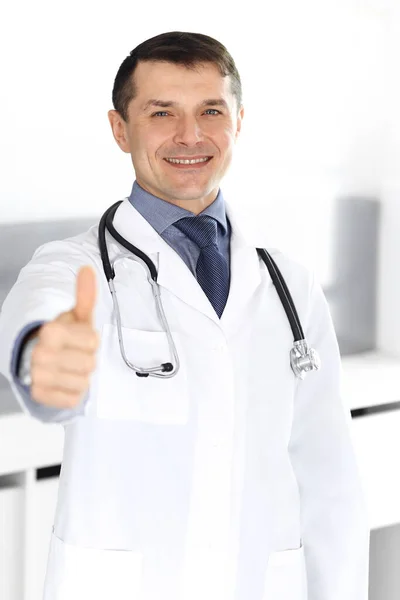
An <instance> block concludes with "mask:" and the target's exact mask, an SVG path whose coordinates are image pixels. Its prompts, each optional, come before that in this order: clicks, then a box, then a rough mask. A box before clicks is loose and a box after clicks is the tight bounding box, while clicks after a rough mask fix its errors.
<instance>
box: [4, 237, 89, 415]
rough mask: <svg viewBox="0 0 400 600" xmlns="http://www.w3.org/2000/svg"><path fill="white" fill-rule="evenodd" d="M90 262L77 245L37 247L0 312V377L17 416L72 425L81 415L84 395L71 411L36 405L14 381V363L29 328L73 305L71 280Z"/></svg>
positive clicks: (50, 318)
mask: <svg viewBox="0 0 400 600" xmlns="http://www.w3.org/2000/svg"><path fill="white" fill-rule="evenodd" d="M91 262H92V260H91V257H90V256H88V255H87V254H86V253H85V252H82V250H81V248H80V246H79V245H78V244H73V243H72V242H71V241H68V242H67V241H57V242H50V243H47V244H44V245H43V246H41V247H40V248H38V249H37V250H36V251H35V253H34V255H33V257H32V259H31V260H30V262H29V263H28V264H27V265H26V266H25V267H23V268H22V269H21V271H20V273H19V275H18V278H17V281H16V283H15V284H14V286H13V287H12V289H11V290H10V292H9V294H8V296H7V297H6V299H5V301H4V303H3V306H2V307H1V311H0V340H1V343H0V373H2V374H3V375H4V376H5V377H6V379H7V380H8V382H9V384H10V386H11V389H12V391H13V393H14V395H15V397H16V399H17V401H18V403H19V405H20V407H21V409H22V411H23V412H24V413H25V414H26V415H28V416H31V417H33V418H36V419H38V420H39V421H42V422H45V423H46V422H51V423H60V424H63V425H66V424H69V423H72V422H73V421H75V420H76V419H78V418H80V417H82V416H83V415H84V414H85V411H86V409H87V403H88V394H86V396H85V397H84V399H83V400H82V401H81V402H80V404H79V405H78V406H77V407H76V408H73V409H57V408H52V407H46V406H44V405H40V404H39V403H37V402H35V401H34V400H33V399H32V398H31V396H30V392H29V388H28V387H27V386H24V385H23V384H22V383H21V382H20V381H19V379H18V377H17V376H16V361H17V358H18V352H19V349H20V345H21V342H22V340H23V338H24V337H25V335H26V334H27V331H28V328H31V327H32V326H33V325H34V324H36V325H37V324H39V323H43V322H46V321H50V320H52V319H54V318H55V317H57V316H58V315H59V314H60V313H61V312H64V311H67V310H70V309H71V308H72V307H73V306H74V303H75V288H76V275H77V273H78V271H79V268H80V267H81V266H84V265H87V264H91Z"/></svg>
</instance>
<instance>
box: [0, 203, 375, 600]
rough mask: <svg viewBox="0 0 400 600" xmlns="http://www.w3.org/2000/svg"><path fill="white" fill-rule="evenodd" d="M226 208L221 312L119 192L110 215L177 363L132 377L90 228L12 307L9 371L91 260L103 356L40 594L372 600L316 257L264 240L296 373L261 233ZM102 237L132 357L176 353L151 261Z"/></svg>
mask: <svg viewBox="0 0 400 600" xmlns="http://www.w3.org/2000/svg"><path fill="white" fill-rule="evenodd" d="M226 209H227V215H228V218H229V219H230V221H231V224H232V238H231V287H230V292H229V298H228V301H227V305H226V308H225V310H224V313H223V315H222V318H221V320H219V319H218V317H217V315H216V314H215V312H214V310H213V308H212V306H211V304H210V303H209V301H208V299H207V297H206V295H205V294H204V293H203V291H202V289H201V287H200V286H199V284H198V283H197V281H196V279H195V277H194V276H193V274H192V273H191V272H190V270H189V269H188V268H187V266H186V264H185V263H184V261H183V260H182V259H181V258H180V256H179V255H178V254H177V253H176V252H175V251H174V250H173V249H172V248H171V247H170V246H169V244H167V243H166V242H165V241H163V239H162V238H161V237H160V236H159V235H158V234H157V233H156V232H155V230H154V229H153V228H152V227H151V226H150V225H149V223H148V222H147V221H146V220H145V219H144V218H143V217H142V216H141V215H140V214H139V213H138V212H137V211H136V210H135V209H134V208H133V206H132V205H131V204H130V203H129V201H128V200H127V199H125V200H124V202H123V203H122V205H121V206H120V207H119V208H118V210H117V213H116V216H115V219H114V225H115V227H116V229H117V230H118V231H119V232H120V233H121V234H122V235H123V236H124V237H125V238H126V239H127V240H128V241H130V242H131V243H133V244H134V245H135V246H137V247H138V248H140V249H141V250H143V251H144V252H145V253H146V254H148V255H149V256H150V258H151V259H152V260H153V262H154V263H155V265H156V267H157V269H158V282H159V285H160V286H161V297H162V301H163V305H164V310H165V313H166V316H167V319H168V321H169V324H170V327H171V331H172V334H173V337H174V339H175V342H176V344H177V349H178V352H179V357H180V363H181V364H180V370H179V373H178V374H177V375H176V376H175V377H173V378H171V379H166V380H160V379H156V378H152V377H148V378H139V377H137V376H136V375H135V373H134V372H132V371H131V370H129V369H128V367H127V366H126V365H125V363H124V362H123V360H122V358H121V355H120V351H119V346H118V339H117V332H116V321H115V318H114V316H113V311H112V300H111V296H110V293H109V289H108V286H107V283H106V280H105V277H104V274H103V270H102V264H101V260H100V255H99V251H98V247H97V227H95V226H94V227H92V228H91V229H90V230H89V231H87V232H85V233H83V234H82V235H79V236H76V237H74V238H70V239H68V240H64V241H58V242H51V243H49V244H46V245H44V246H42V247H41V248H40V249H38V250H37V251H36V253H35V255H34V257H33V258H32V260H31V261H30V262H29V263H28V265H27V266H26V267H24V268H23V269H22V271H21V273H20V275H19V278H18V281H17V283H16V284H15V286H14V288H13V289H12V290H11V292H10V294H9V296H8V298H7V299H6V301H5V303H4V306H3V311H2V314H1V319H0V339H1V353H0V368H1V370H2V371H3V372H6V374H7V375H8V377H9V378H10V373H9V359H10V353H11V348H12V345H13V343H14V340H15V338H16V336H17V334H18V332H19V331H20V330H21V329H22V327H23V326H24V325H26V324H27V323H29V322H31V321H34V320H39V319H45V320H50V319H52V318H54V317H55V316H56V315H58V314H59V313H60V312H61V311H65V310H69V309H70V308H71V307H72V306H73V304H74V302H75V284H76V279H75V276H76V273H77V271H78V269H79V267H81V266H82V265H85V264H90V265H92V266H93V267H94V268H95V270H96V273H97V281H98V302H97V306H96V311H95V325H96V327H97V329H98V331H99V332H100V333H101V344H100V348H99V351H98V367H97V369H96V371H95V373H94V374H93V376H92V380H91V386H90V393H89V396H88V398H87V401H86V403H85V404H84V407H85V411H84V415H83V414H82V415H75V416H74V415H73V413H71V415H70V417H69V418H68V419H67V418H66V419H65V420H64V422H63V424H64V427H65V447H64V458H63V464H62V470H61V475H60V484H59V495H58V503H57V510H56V516H55V522H54V528H53V533H52V539H51V544H50V552H49V562H48V568H47V576H46V583H45V593H44V599H45V600H87V599H88V598H96V600H106V599H107V600H108V599H109V598H113V600H114V599H115V600H161V599H162V600H367V587H368V540H369V531H368V522H367V516H366V511H365V505H364V498H363V492H362V488H361V486H360V481H359V474H358V470H357V465H356V461H355V456H354V452H353V447H352V443H351V439H350V432H349V427H350V413H349V408H348V406H347V405H345V404H344V403H343V401H342V399H341V396H340V369H341V366H340V356H339V350H338V345H337V341H336V337H335V333H334V329H333V326H332V321H331V317H330V314H329V310H328V306H327V302H326V300H325V297H324V295H323V293H322V290H321V287H320V285H319V284H318V282H317V281H316V280H315V278H314V276H313V275H312V273H311V272H310V271H309V270H308V269H306V268H305V267H304V266H302V265H300V264H298V263H297V262H296V261H294V260H293V259H290V258H288V257H287V256H286V255H284V254H282V253H281V252H279V251H277V250H275V249H271V248H267V249H268V250H269V251H270V252H271V254H272V256H273V257H274V259H275V260H276V261H277V264H278V266H279V268H280V269H281V271H282V274H283V276H284V278H285V280H286V282H287V285H288V287H289V290H290V291H291V294H292V296H293V299H294V302H295V304H296V307H297V310H298V313H299V317H300V320H301V321H302V324H303V329H304V332H305V335H306V337H307V338H308V341H309V343H310V344H311V345H312V346H313V347H315V348H316V349H317V351H318V352H319V354H320V357H321V360H322V368H321V370H320V371H318V372H313V373H310V374H308V376H307V377H306V379H305V380H304V381H301V380H299V379H297V378H296V377H295V376H294V374H293V372H292V371H291V368H290V364H289V352H290V349H291V347H292V342H293V336H292V332H291V329H290V326H289V322H288V320H287V317H286V314H285V312H284V310H283V307H282V305H281V302H280V300H279V298H278V295H277V292H276V290H275V288H274V286H273V284H272V281H271V278H270V276H269V273H268V270H267V268H266V266H265V264H264V263H263V262H262V261H261V260H260V259H259V257H258V255H257V253H256V250H255V246H256V245H257V244H259V240H258V241H255V240H254V239H253V240H252V239H251V238H250V237H246V236H245V234H244V233H243V231H241V226H239V224H238V223H237V222H236V220H235V217H234V213H233V211H232V208H231V207H230V206H229V205H228V204H226ZM107 240H108V249H109V253H110V257H111V259H114V258H115V257H116V256H119V257H121V256H122V257H124V256H125V258H122V259H121V260H120V261H119V262H117V264H116V267H115V270H116V279H115V286H116V290H117V294H118V300H119V305H120V310H121V316H122V322H123V332H124V343H125V348H126V352H127V355H128V357H129V359H130V360H131V361H132V362H133V363H134V364H138V365H144V366H150V365H155V364H160V363H161V362H166V361H168V360H170V356H169V352H168V345H167V340H166V336H165V333H164V332H163V331H162V330H161V325H160V322H159V320H158V318H157V313H156V309H155V304H154V302H153V296H152V292H151V288H150V285H149V283H148V281H147V274H146V271H145V270H144V268H143V266H142V265H141V264H140V263H137V262H134V261H132V260H131V259H130V258H127V256H128V254H127V252H126V251H125V250H124V249H123V248H122V247H121V246H120V245H119V244H118V243H117V242H115V241H113V240H112V239H111V238H110V236H109V235H108V233H107ZM13 389H14V392H15V393H16V395H17V397H18V398H19V400H20V402H21V405H22V406H23V408H24V410H27V409H26V408H25V405H24V404H23V402H22V400H21V398H20V396H19V395H18V392H17V390H16V388H15V386H14V385H13ZM81 412H83V411H81ZM19 443H23V440H20V441H19Z"/></svg>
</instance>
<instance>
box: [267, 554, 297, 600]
mask: <svg viewBox="0 0 400 600" xmlns="http://www.w3.org/2000/svg"><path fill="white" fill-rule="evenodd" d="M262 600H307V579H306V569H305V561H304V549H303V546H300V548H294V549H293V550H283V551H279V552H271V554H270V555H269V558H268V563H267V572H266V576H265V584H264V595H263V597H262Z"/></svg>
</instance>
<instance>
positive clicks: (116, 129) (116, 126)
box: [107, 110, 130, 154]
mask: <svg viewBox="0 0 400 600" xmlns="http://www.w3.org/2000/svg"><path fill="white" fill-rule="evenodd" d="M107 116H108V120H109V122H110V125H111V131H112V133H113V136H114V139H115V141H116V142H117V144H118V146H119V147H120V148H121V150H122V151H123V152H126V153H128V154H130V148H129V143H128V139H127V135H126V123H125V121H124V120H123V118H122V117H121V115H120V114H119V112H118V111H117V110H109V111H108V113H107Z"/></svg>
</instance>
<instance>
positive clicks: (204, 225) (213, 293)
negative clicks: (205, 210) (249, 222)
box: [174, 215, 229, 318]
mask: <svg viewBox="0 0 400 600" xmlns="http://www.w3.org/2000/svg"><path fill="white" fill-rule="evenodd" d="M174 225H175V227H177V228H178V229H180V231H182V232H183V233H184V234H185V235H187V236H188V238H189V239H191V240H192V241H193V242H194V243H195V244H197V246H198V247H199V248H200V255H199V259H198V261H197V266H196V276H197V281H198V283H199V284H200V286H201V287H202V289H203V291H204V293H205V294H206V296H207V298H208V299H209V301H210V302H211V304H212V306H213V307H214V310H215V312H216V313H217V315H218V317H219V318H221V315H222V313H223V312H224V308H225V305H226V301H227V299H228V294H229V268H228V264H227V261H226V259H225V257H224V256H223V255H222V253H221V252H220V251H219V249H218V246H217V227H218V223H217V221H216V220H215V219H214V218H213V217H210V216H208V215H203V216H193V217H184V218H183V219H179V221H176V222H175V223H174Z"/></svg>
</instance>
